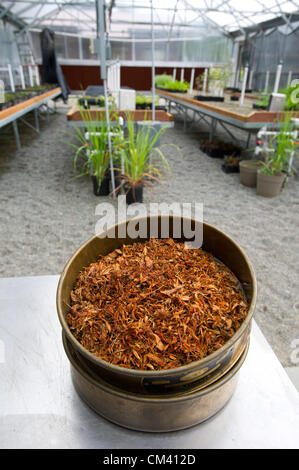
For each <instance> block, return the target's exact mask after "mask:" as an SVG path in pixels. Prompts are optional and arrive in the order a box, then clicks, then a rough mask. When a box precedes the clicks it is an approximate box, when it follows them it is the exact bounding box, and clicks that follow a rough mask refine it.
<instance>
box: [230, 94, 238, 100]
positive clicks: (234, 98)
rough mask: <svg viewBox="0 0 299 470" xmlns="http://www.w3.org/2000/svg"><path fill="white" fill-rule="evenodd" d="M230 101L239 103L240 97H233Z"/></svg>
mask: <svg viewBox="0 0 299 470" xmlns="http://www.w3.org/2000/svg"><path fill="white" fill-rule="evenodd" d="M230 100H231V101H239V96H234V95H232V96H231V97H230Z"/></svg>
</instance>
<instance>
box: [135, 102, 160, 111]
mask: <svg viewBox="0 0 299 470" xmlns="http://www.w3.org/2000/svg"><path fill="white" fill-rule="evenodd" d="M136 109H152V104H151V103H148V104H147V103H144V104H136ZM155 110H156V111H167V108H166V106H159V105H158V106H155Z"/></svg>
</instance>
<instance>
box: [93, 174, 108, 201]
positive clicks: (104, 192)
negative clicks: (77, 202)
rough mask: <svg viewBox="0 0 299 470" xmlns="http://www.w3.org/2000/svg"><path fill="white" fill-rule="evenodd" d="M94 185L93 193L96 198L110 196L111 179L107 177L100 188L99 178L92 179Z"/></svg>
mask: <svg viewBox="0 0 299 470" xmlns="http://www.w3.org/2000/svg"><path fill="white" fill-rule="evenodd" d="M91 179H92V184H93V193H94V195H95V196H109V194H110V178H108V177H105V178H104V179H103V180H102V182H101V185H100V187H99V185H98V181H97V178H96V177H95V176H92V177H91Z"/></svg>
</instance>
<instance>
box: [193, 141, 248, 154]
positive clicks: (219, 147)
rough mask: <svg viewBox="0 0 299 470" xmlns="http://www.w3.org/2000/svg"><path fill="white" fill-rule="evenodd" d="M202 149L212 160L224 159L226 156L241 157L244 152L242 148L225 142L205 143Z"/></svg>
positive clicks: (201, 146)
mask: <svg viewBox="0 0 299 470" xmlns="http://www.w3.org/2000/svg"><path fill="white" fill-rule="evenodd" d="M200 149H201V150H202V151H203V152H204V153H205V154H207V155H208V156H209V157H212V158H224V157H225V156H226V155H233V154H234V155H236V156H239V155H240V154H241V152H242V149H241V148H240V147H237V146H235V145H233V144H227V143H224V142H219V143H217V142H203V143H202V144H201V145H200Z"/></svg>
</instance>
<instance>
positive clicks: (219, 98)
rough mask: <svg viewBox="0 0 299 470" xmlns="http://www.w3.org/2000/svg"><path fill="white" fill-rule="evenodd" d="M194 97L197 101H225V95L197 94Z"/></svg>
mask: <svg viewBox="0 0 299 470" xmlns="http://www.w3.org/2000/svg"><path fill="white" fill-rule="evenodd" d="M194 99H195V100H197V101H216V102H219V103H223V101H224V97H223V96H204V95H196V96H194Z"/></svg>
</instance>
